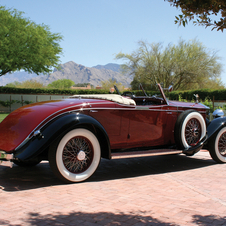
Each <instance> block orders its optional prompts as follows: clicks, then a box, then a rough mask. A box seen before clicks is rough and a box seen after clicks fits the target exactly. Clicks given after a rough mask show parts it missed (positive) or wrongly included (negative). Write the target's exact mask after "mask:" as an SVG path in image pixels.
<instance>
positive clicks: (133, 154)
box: [111, 149, 183, 159]
mask: <svg viewBox="0 0 226 226" xmlns="http://www.w3.org/2000/svg"><path fill="white" fill-rule="evenodd" d="M181 153H183V152H182V151H181V150H177V149H155V150H148V151H130V152H114V153H111V159H123V158H138V157H147V156H157V155H175V154H181Z"/></svg>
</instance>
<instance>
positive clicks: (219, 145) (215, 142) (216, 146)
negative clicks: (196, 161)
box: [209, 127, 226, 163]
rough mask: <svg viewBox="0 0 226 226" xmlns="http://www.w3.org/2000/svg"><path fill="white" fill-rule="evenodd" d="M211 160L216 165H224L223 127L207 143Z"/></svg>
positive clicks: (225, 142)
mask: <svg viewBox="0 0 226 226" xmlns="http://www.w3.org/2000/svg"><path fill="white" fill-rule="evenodd" d="M209 152H210V155H211V157H212V159H213V160H214V161H216V162H218V163H226V127H223V128H222V129H221V130H220V131H219V132H218V133H217V134H216V135H215V136H214V137H213V138H212V139H211V141H210V142H209Z"/></svg>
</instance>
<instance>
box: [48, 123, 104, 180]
mask: <svg viewBox="0 0 226 226" xmlns="http://www.w3.org/2000/svg"><path fill="white" fill-rule="evenodd" d="M100 158H101V150H100V144H99V141H98V139H97V138H96V136H95V135H94V134H93V133H92V132H90V131H89V130H87V129H83V128H79V129H74V130H71V131H69V132H68V133H66V134H65V135H64V136H63V137H62V138H61V139H60V140H58V141H57V142H56V143H55V144H54V145H52V147H50V150H49V163H50V167H51V168H52V170H53V172H54V173H55V174H56V176H58V177H59V178H60V179H62V180H63V181H65V182H81V181H84V180H86V179H88V178H89V177H90V176H91V175H92V174H93V173H94V172H95V170H96V169H97V167H98V165H99V162H100Z"/></svg>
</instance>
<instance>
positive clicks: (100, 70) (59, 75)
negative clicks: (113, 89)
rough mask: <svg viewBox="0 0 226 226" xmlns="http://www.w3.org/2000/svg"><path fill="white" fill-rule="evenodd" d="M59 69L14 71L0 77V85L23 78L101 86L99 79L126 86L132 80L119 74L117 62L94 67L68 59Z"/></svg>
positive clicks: (45, 82) (45, 83)
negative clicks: (37, 72) (44, 71)
mask: <svg viewBox="0 0 226 226" xmlns="http://www.w3.org/2000/svg"><path fill="white" fill-rule="evenodd" d="M60 67H61V69H60V70H57V69H54V71H53V73H52V74H49V75H39V76H37V75H35V74H28V73H26V72H16V73H13V74H11V75H7V76H2V77H0V85H6V84H7V83H11V82H14V81H18V82H22V81H24V80H29V79H33V80H36V81H38V82H41V83H43V84H44V85H48V84H49V83H52V82H53V81H55V80H58V79H71V80H72V81H74V82H75V83H76V84H77V83H90V84H91V85H93V86H98V85H99V86H101V81H106V80H109V79H115V80H116V81H117V82H121V83H122V84H123V85H124V86H126V87H128V86H129V85H130V83H131V81H132V78H131V76H123V75H122V74H120V65H119V64H112V63H110V64H107V65H97V66H94V67H85V66H83V65H81V64H76V63H75V62H73V61H69V62H67V63H65V64H61V65H60Z"/></svg>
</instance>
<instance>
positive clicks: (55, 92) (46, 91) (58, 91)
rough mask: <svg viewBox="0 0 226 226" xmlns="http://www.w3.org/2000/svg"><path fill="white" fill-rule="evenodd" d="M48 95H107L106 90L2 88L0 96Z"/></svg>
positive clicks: (0, 88)
mask: <svg viewBox="0 0 226 226" xmlns="http://www.w3.org/2000/svg"><path fill="white" fill-rule="evenodd" d="M1 93H2V94H3V93H4V94H37V95H38V94H47V95H50V94H51V95H76V94H107V93H109V91H106V90H99V89H95V90H91V89H90V90H82V89H78V90H73V89H26V88H12V87H0V94H1Z"/></svg>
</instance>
